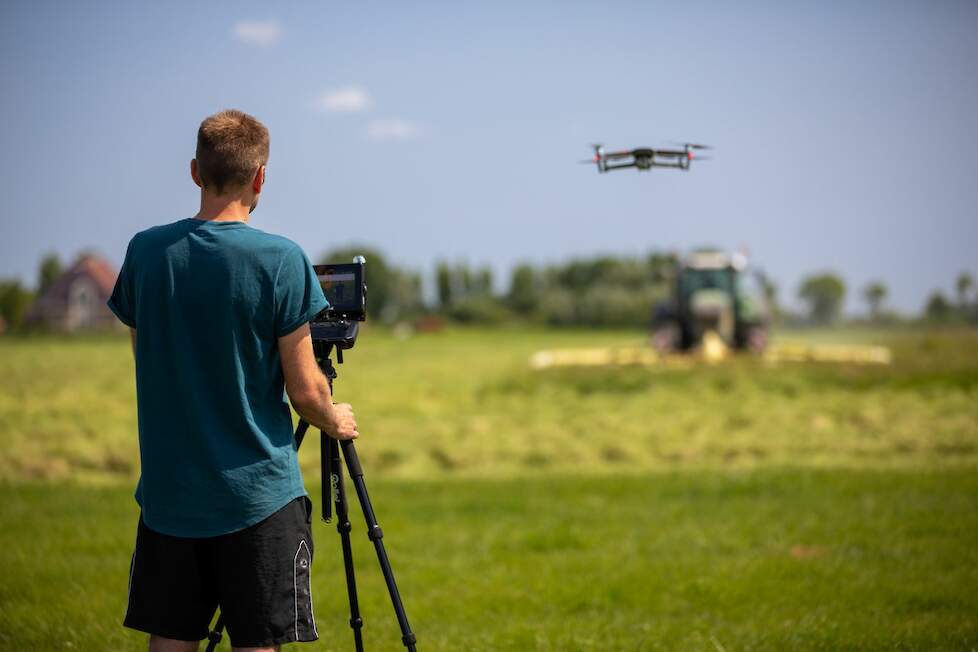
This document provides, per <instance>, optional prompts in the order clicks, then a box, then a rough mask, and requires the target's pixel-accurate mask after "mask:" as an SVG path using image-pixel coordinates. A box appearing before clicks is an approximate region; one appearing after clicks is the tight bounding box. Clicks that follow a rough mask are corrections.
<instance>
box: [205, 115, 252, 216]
mask: <svg viewBox="0 0 978 652" xmlns="http://www.w3.org/2000/svg"><path fill="white" fill-rule="evenodd" d="M267 162H268V129H267V128H266V127H265V125H263V124H262V123H260V122H259V121H258V120H256V119H255V118H253V117H252V116H250V115H248V114H247V113H244V112H242V111H236V110H233V109H231V110H228V111H221V112H220V113H215V114H214V115H212V116H210V117H208V118H206V119H205V120H204V121H203V122H201V123H200V128H199V129H198V130H197V156H196V158H194V160H193V161H191V163H190V174H191V176H192V177H193V179H194V182H195V183H196V184H197V185H198V186H200V187H201V188H202V189H203V191H204V193H207V194H211V195H216V196H230V197H233V198H239V199H240V200H241V201H242V203H246V204H248V205H250V206H251V210H254V209H255V206H257V205H258V195H259V193H260V192H261V188H262V184H264V182H265V164H266V163H267Z"/></svg>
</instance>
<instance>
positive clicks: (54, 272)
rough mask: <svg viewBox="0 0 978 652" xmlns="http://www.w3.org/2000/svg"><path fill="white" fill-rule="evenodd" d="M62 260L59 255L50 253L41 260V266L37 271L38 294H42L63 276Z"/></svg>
mask: <svg viewBox="0 0 978 652" xmlns="http://www.w3.org/2000/svg"><path fill="white" fill-rule="evenodd" d="M61 270H62V267H61V259H60V258H58V254H56V253H49V254H47V255H45V256H44V258H42V259H41V264H40V266H39V267H38V270H37V293H38V294H41V293H42V292H44V291H45V290H46V289H48V287H49V286H50V285H51V284H52V283H53V282H54V281H55V279H57V278H58V277H59V276H61Z"/></svg>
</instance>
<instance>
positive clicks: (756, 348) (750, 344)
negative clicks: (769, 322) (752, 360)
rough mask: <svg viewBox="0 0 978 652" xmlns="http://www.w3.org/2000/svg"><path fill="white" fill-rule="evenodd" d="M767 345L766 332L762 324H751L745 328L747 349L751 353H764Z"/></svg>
mask: <svg viewBox="0 0 978 652" xmlns="http://www.w3.org/2000/svg"><path fill="white" fill-rule="evenodd" d="M767 345H768V332H767V328H766V327H764V326H751V327H750V328H748V329H747V350H748V351H750V352H751V353H764V349H766V348H767Z"/></svg>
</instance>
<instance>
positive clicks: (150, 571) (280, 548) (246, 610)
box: [123, 496, 319, 647]
mask: <svg viewBox="0 0 978 652" xmlns="http://www.w3.org/2000/svg"><path fill="white" fill-rule="evenodd" d="M311 526H312V503H310V502H309V499H308V498H307V497H305V496H303V497H301V498H296V499H295V500H293V501H292V502H290V503H289V504H288V505H286V506H285V507H283V508H282V509H280V510H279V511H277V512H275V513H274V514H272V515H271V516H269V517H268V518H266V519H265V520H264V521H261V522H260V523H256V524H255V525H252V526H251V527H248V528H245V529H244V530H240V531H238V532H232V533H231V534H224V535H221V536H218V537H210V538H204V539H187V538H183V537H172V536H168V535H166V534H160V533H159V532H155V531H153V530H151V529H149V528H148V527H146V524H145V523H143V518H142V516H140V517H139V528H138V530H137V533H136V548H135V550H134V551H133V555H132V562H131V563H130V574H129V606H128V608H127V610H126V618H125V621H124V623H123V624H124V625H125V626H126V627H131V628H133V629H138V630H140V631H143V632H147V633H149V634H155V635H157V636H163V637H165V638H172V639H177V640H182V641H199V640H201V639H204V638H206V637H207V632H208V627H209V625H210V623H211V620H212V619H213V617H214V612H215V610H216V609H217V607H220V608H221V613H222V614H223V617H224V624H225V626H226V627H227V633H228V635H229V636H230V638H231V644H232V645H233V646H235V647H264V646H272V645H278V644H281V643H290V642H293V641H315V640H316V639H317V638H319V634H318V633H317V632H316V623H315V620H314V617H313V613H312V589H311V573H312V552H313V546H312V527H311Z"/></svg>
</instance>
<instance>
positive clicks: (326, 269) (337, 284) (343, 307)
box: [309, 256, 367, 349]
mask: <svg viewBox="0 0 978 652" xmlns="http://www.w3.org/2000/svg"><path fill="white" fill-rule="evenodd" d="M365 264H366V260H365V259H364V257H363V256H357V257H356V258H354V259H353V262H352V263H336V264H327V265H313V269H314V270H315V272H316V277H317V278H318V279H319V285H320V286H321V287H322V288H323V294H325V295H326V300H327V301H329V308H326V309H325V310H323V311H322V312H320V313H318V314H317V315H316V316H315V317H313V318H312V319H311V320H310V321H309V330H310V331H311V333H312V340H313V342H314V343H316V342H318V343H322V344H332V345H333V346H335V347H336V348H337V349H352V348H353V345H354V344H356V340H357V334H358V333H359V331H360V322H362V321H365V320H366V319H367V284H366V282H365V281H364V266H365Z"/></svg>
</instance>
